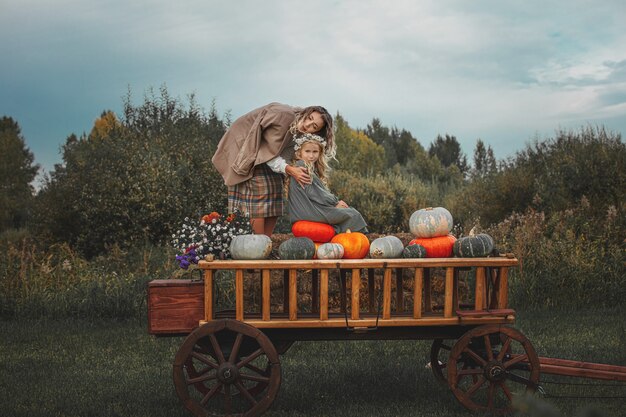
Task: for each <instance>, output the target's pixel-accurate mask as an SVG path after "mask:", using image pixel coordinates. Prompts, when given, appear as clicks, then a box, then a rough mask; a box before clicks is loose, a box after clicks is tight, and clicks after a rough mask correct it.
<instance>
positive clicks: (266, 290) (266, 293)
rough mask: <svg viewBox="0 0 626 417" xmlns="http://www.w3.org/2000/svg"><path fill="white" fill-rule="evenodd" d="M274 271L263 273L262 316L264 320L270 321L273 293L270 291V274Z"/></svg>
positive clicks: (265, 270)
mask: <svg viewBox="0 0 626 417" xmlns="http://www.w3.org/2000/svg"><path fill="white" fill-rule="evenodd" d="M271 272H272V271H271V270H269V269H264V270H263V271H262V272H261V281H262V283H261V285H262V286H263V290H262V295H261V303H262V305H263V307H262V312H261V314H262V316H263V320H266V321H267V320H269V319H270V305H271V291H270V281H271V279H270V273H271Z"/></svg>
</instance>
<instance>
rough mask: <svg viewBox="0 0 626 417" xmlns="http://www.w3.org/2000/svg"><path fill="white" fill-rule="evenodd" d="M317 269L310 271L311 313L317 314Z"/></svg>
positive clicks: (318, 283) (318, 297) (318, 285)
mask: <svg viewBox="0 0 626 417" xmlns="http://www.w3.org/2000/svg"><path fill="white" fill-rule="evenodd" d="M319 271H320V270H319V269H312V270H311V311H312V312H314V313H317V312H318V311H319V310H318V308H319V302H320V295H319V294H320V292H319V288H320V281H319Z"/></svg>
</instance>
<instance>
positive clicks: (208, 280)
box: [204, 269, 213, 320]
mask: <svg viewBox="0 0 626 417" xmlns="http://www.w3.org/2000/svg"><path fill="white" fill-rule="evenodd" d="M204 319H205V320H213V271H211V270H210V269H207V270H206V271H204Z"/></svg>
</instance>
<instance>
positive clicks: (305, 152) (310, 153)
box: [300, 142, 320, 164]
mask: <svg viewBox="0 0 626 417" xmlns="http://www.w3.org/2000/svg"><path fill="white" fill-rule="evenodd" d="M300 156H301V158H302V160H303V161H304V162H307V163H309V164H314V163H315V162H317V160H318V159H319V157H320V145H318V144H316V143H311V142H307V143H305V144H304V145H302V147H301V148H300Z"/></svg>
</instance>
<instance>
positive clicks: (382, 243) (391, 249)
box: [370, 236, 404, 259]
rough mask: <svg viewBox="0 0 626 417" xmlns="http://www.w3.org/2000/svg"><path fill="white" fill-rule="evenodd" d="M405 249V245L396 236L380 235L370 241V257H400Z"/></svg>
mask: <svg viewBox="0 0 626 417" xmlns="http://www.w3.org/2000/svg"><path fill="white" fill-rule="evenodd" d="M403 250H404V245H403V244H402V241H401V240H400V239H398V238H397V237H396V236H383V237H379V238H378V239H374V240H373V241H372V243H370V257H371V258H375V259H380V258H399V257H401V256H402V251H403Z"/></svg>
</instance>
